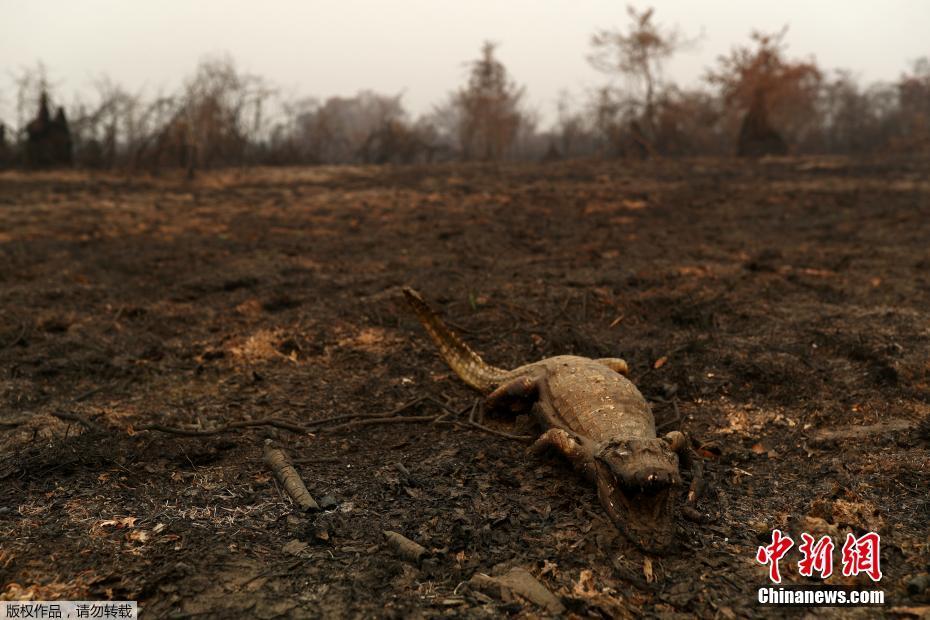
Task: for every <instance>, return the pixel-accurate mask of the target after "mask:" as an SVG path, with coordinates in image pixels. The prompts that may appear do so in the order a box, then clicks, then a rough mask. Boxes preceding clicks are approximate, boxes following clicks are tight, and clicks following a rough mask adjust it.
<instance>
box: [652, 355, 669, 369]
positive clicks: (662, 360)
mask: <svg viewBox="0 0 930 620" xmlns="http://www.w3.org/2000/svg"><path fill="white" fill-rule="evenodd" d="M667 361H668V355H663V356H662V357H660V358H659V359H657V360H656V362H655V364H653V365H652V367H653V368H655V369H656V370H658V369H659V368H662V367H663V366H665V362H667Z"/></svg>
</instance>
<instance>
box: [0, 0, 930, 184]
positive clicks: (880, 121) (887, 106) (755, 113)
mask: <svg viewBox="0 0 930 620" xmlns="http://www.w3.org/2000/svg"><path fill="white" fill-rule="evenodd" d="M629 18H630V20H629V24H628V26H627V29H626V30H622V31H620V30H604V31H600V32H597V33H595V34H594V35H593V36H592V41H591V54H590V56H589V57H588V60H589V62H591V64H592V65H593V66H595V67H596V68H598V69H600V70H602V71H604V72H605V73H606V74H608V75H610V76H611V77H612V78H617V79H611V81H610V83H608V84H607V85H605V86H603V87H602V88H600V89H598V90H597V91H595V92H593V93H591V94H590V95H589V96H588V97H587V100H585V101H581V102H572V101H571V100H570V99H569V97H568V96H567V95H566V96H563V97H562V98H561V99H560V100H559V102H558V117H557V120H556V122H555V123H554V125H553V126H551V127H549V128H546V129H543V128H540V127H539V123H538V120H537V116H536V114H534V113H533V112H532V110H530V109H529V108H528V106H527V105H526V101H525V91H524V89H523V88H522V87H520V86H519V85H518V84H517V83H516V82H515V81H514V79H513V78H512V77H511V76H510V75H509V74H508V71H507V70H506V68H505V67H504V66H503V65H502V64H501V63H500V61H499V60H498V59H497V57H496V56H495V47H494V45H492V44H489V43H488V44H485V45H484V47H483V49H482V51H481V54H480V56H479V57H478V58H477V59H476V60H474V61H473V62H472V63H471V65H470V73H469V77H468V80H467V82H466V83H465V84H463V85H462V87H461V88H460V89H458V90H456V91H454V92H452V93H450V94H449V96H448V97H447V99H446V100H444V101H443V102H441V103H439V104H437V105H436V106H435V107H434V108H433V110H432V111H431V112H430V113H428V114H425V115H423V116H420V117H419V118H416V119H414V118H412V117H411V116H410V115H409V114H408V113H407V112H406V111H405V109H404V106H403V104H402V101H401V96H400V95H385V94H378V93H374V92H370V91H365V92H361V93H359V94H358V95H356V96H354V97H348V98H342V97H332V98H329V99H326V100H325V101H320V100H318V99H314V98H303V99H301V98H297V99H294V98H286V97H284V96H282V95H281V94H280V92H279V91H278V90H277V89H275V88H273V87H272V86H271V85H270V84H268V82H267V81H266V80H264V79H262V78H261V77H259V76H254V75H249V74H247V73H245V72H243V71H241V70H240V69H238V68H237V67H236V65H235V63H234V62H233V61H232V60H231V59H229V58H219V59H210V60H206V61H203V62H201V63H200V65H199V66H198V67H197V69H196V70H195V71H194V73H193V74H192V75H191V76H189V77H188V78H187V79H185V80H184V82H183V83H182V84H181V85H180V86H179V87H178V88H177V90H176V91H174V92H170V93H165V94H159V95H144V94H141V93H132V92H129V91H128V90H126V89H125V88H123V87H122V86H120V85H118V84H115V83H113V82H112V81H110V80H106V79H104V80H100V81H99V82H98V83H97V84H96V87H95V89H94V96H93V97H92V98H91V99H90V100H86V99H75V100H73V101H70V102H67V103H66V102H65V100H64V99H63V98H62V97H61V95H60V93H57V92H55V89H54V88H52V87H51V86H50V84H49V81H48V79H47V76H46V72H45V69H44V67H43V66H42V65H39V66H38V67H36V68H34V69H30V70H24V71H22V72H21V73H20V75H19V76H18V77H17V78H16V79H15V84H14V88H13V92H14V93H15V95H16V116H17V118H16V119H15V121H11V120H10V119H8V120H7V122H6V123H5V124H2V123H0V166H6V167H11V166H26V167H48V166H54V165H75V166H79V167H85V168H120V169H130V170H148V171H153V172H154V171H158V170H160V169H165V168H182V169H186V170H187V171H188V172H189V173H193V172H194V171H195V170H197V169H205V168H216V167H224V166H243V165H293V164H345V163H349V164H363V163H365V164H385V163H393V164H404V163H423V162H436V161H459V160H479V161H497V160H524V161H526V160H540V159H558V158H564V157H585V156H600V157H655V156H666V157H668V156H671V157H674V156H694V155H715V156H720V155H733V154H739V155H745V156H760V155H766V154H784V153H796V154H828V153H829V154H866V153H904V154H906V153H924V154H926V153H930V60H928V59H927V58H923V59H920V60H916V61H915V62H914V63H913V65H912V66H911V67H910V68H909V69H907V70H906V71H904V72H903V73H902V74H901V76H900V77H899V78H898V79H897V80H896V81H894V82H889V83H881V84H873V85H869V86H863V85H860V84H859V83H858V82H857V81H856V79H855V78H854V77H853V75H852V73H850V72H848V71H832V72H829V73H828V72H825V71H824V70H823V69H821V68H820V67H819V66H817V64H816V63H815V61H813V60H812V59H805V60H799V59H792V58H789V57H788V55H787V52H786V46H785V44H784V38H785V34H786V30H784V29H783V30H782V31H780V32H776V33H774V34H764V33H758V32H757V33H753V34H752V36H751V39H750V41H749V42H748V43H747V44H746V45H743V46H737V47H735V48H734V49H733V50H732V51H731V53H730V54H728V55H726V56H723V57H720V58H719V59H718V61H717V63H716V64H715V65H714V66H713V67H711V68H709V69H708V70H707V72H706V74H705V76H704V82H705V86H704V87H703V88H699V89H690V90H689V89H682V88H679V87H678V86H676V85H675V84H673V83H670V82H667V81H665V80H662V79H661V75H662V66H663V64H664V63H665V62H666V61H667V60H668V59H669V58H671V57H672V56H673V55H674V54H677V53H686V52H687V50H688V48H689V47H692V46H693V45H694V43H695V41H693V40H688V39H686V38H685V37H683V36H682V35H681V34H680V33H679V32H677V31H674V30H667V29H665V28H662V27H661V26H659V25H658V24H656V22H655V21H654V15H653V11H652V10H647V11H642V12H639V11H636V10H635V9H632V8H631V9H629ZM617 83H622V84H623V85H622V86H618V85H617Z"/></svg>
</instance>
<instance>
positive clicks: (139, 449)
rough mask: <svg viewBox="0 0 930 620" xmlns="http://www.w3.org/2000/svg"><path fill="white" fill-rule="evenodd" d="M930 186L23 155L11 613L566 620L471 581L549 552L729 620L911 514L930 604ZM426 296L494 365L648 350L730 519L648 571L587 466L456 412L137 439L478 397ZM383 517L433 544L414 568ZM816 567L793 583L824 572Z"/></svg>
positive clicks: (665, 399)
mask: <svg viewBox="0 0 930 620" xmlns="http://www.w3.org/2000/svg"><path fill="white" fill-rule="evenodd" d="M927 170H928V167H927V165H926V162H882V161H871V162H852V161H846V160H799V159H777V160H763V161H761V162H754V163H749V162H734V161H687V162H660V163H629V162H614V163H596V162H578V163H556V164H546V165H521V166H502V167H482V166H467V167H466V166H446V167H441V166H437V167H428V168H396V169H392V168H313V169H301V170H286V169H281V170H263V171H246V172H241V173H233V172H227V173H217V174H214V175H207V176H204V177H203V178H200V179H198V180H196V181H193V182H184V181H175V180H171V179H157V178H154V179H145V178H121V177H116V176H88V175H85V174H81V173H47V174H45V173H43V174H36V175H21V174H18V173H5V174H3V175H2V176H0V188H2V191H0V264H2V266H3V268H2V270H0V291H2V295H0V317H2V321H0V372H2V376H0V445H2V447H3V456H2V457H0V480H2V485H0V586H2V588H3V590H2V596H3V597H5V598H22V597H31V598H34V599H43V598H44V599H51V598H71V599H91V598H120V599H138V600H139V601H140V603H141V605H142V606H143V608H144V609H145V610H146V616H147V617H153V618H154V617H191V616H202V615H206V616H225V617H233V616H237V615H241V614H243V613H245V612H249V613H253V614H256V615H257V616H259V617H272V616H275V615H279V614H283V615H295V616H311V617H312V616H328V617H353V616H385V617H416V616H424V617H433V616H441V615H450V616H456V617H461V616H465V617H494V616H499V615H502V614H515V615H518V616H520V615H534V614H541V613H542V614H544V613H545V612H542V611H541V610H540V609H539V608H536V607H534V606H533V605H532V604H531V603H528V602H526V601H524V600H522V599H520V598H519V597H517V598H515V599H512V600H502V599H501V597H499V596H496V595H494V593H492V595H491V596H489V595H487V594H486V593H484V592H481V591H478V590H477V589H474V588H471V587H470V586H468V585H464V582H467V581H468V580H469V578H471V577H472V576H473V575H474V574H476V573H486V574H500V573H501V572H502V571H504V570H506V569H507V568H510V567H523V568H525V569H527V570H528V571H529V572H530V573H532V574H533V575H534V576H535V577H536V578H538V579H539V580H540V581H541V582H542V583H544V584H545V585H546V587H548V588H549V589H550V590H551V591H552V592H553V593H555V594H556V595H557V596H559V597H560V598H561V600H562V603H563V604H564V605H565V606H566V608H567V612H566V613H574V614H577V615H579V616H595V617H597V616H607V617H616V616H621V617H622V616H626V615H631V616H632V615H640V614H652V615H674V614H675V613H676V612H680V613H685V614H694V615H699V616H703V617H724V618H730V617H735V616H744V615H755V614H757V613H759V608H758V607H757V606H756V605H755V603H754V599H755V591H756V588H757V587H759V586H760V585H763V584H764V583H766V572H765V568H764V567H762V566H761V565H759V564H757V563H756V562H755V560H754V557H755V552H756V549H757V547H758V546H759V545H760V544H764V543H766V542H768V541H769V540H770V533H771V530H772V529H773V528H776V527H778V528H781V529H782V530H784V531H786V532H789V533H791V534H792V535H793V536H794V537H795V538H796V539H797V537H798V535H799V533H800V532H802V531H808V532H817V533H827V534H831V535H832V536H833V537H834V540H835V541H838V544H842V542H841V541H842V537H843V536H845V533H846V532H848V531H853V532H856V533H860V534H861V533H863V532H865V531H868V530H875V531H878V532H880V533H881V535H882V568H883V571H884V574H885V576H884V579H883V580H882V581H881V584H880V585H881V587H882V588H883V589H884V590H885V591H886V593H887V596H888V598H889V605H888V606H886V608H885V611H886V612H890V610H891V608H893V607H894V608H898V610H899V611H901V612H902V613H903V609H902V608H905V607H907V608H916V607H921V606H926V605H928V598H927V597H928V594H927V593H921V592H920V591H919V587H915V586H914V584H913V583H912V584H911V587H910V590H909V588H908V583H909V581H911V580H913V579H914V578H915V576H917V575H919V574H920V573H923V572H926V571H928V564H930V540H928V529H927V523H928V522H930V508H928V491H927V489H928V487H930V484H928V483H930V456H928V451H927V450H928V441H930V424H928V422H927V420H928V413H930V385H928V384H930V321H928V318H930V314H928V310H927V309H928V308H930V275H928V274H930V182H928V180H927ZM407 285H409V286H413V287H415V288H417V289H418V290H420V291H421V292H422V293H423V294H424V296H425V297H427V298H428V299H429V300H431V302H432V303H433V305H434V306H436V307H437V308H439V309H440V310H441V311H442V313H443V315H444V316H445V317H446V318H447V319H448V320H449V322H450V323H451V324H452V325H454V326H455V327H456V328H457V329H458V330H459V331H460V333H461V334H462V335H463V337H464V338H465V339H466V340H467V341H468V342H469V343H471V344H472V345H473V346H474V348H476V349H477V350H479V351H481V352H482V353H483V354H484V356H485V358H486V359H487V360H488V361H489V362H491V363H493V364H495V365H498V366H515V365H518V364H521V363H524V362H527V361H531V360H535V359H538V358H540V357H543V356H548V355H553V354H561V353H575V354H581V355H588V356H591V357H599V356H621V357H625V358H626V359H627V360H628V362H629V364H630V367H631V369H632V378H633V380H634V381H635V382H636V383H637V384H638V385H639V386H640V388H641V390H642V391H643V393H644V394H645V395H646V397H647V399H649V400H650V401H651V402H652V406H653V410H654V412H655V414H656V418H657V421H658V424H659V425H660V427H661V429H662V430H671V429H674V428H681V429H682V430H685V431H687V432H688V433H689V434H691V435H692V436H693V438H694V440H695V442H696V443H697V444H698V446H699V451H700V453H701V454H702V455H703V457H704V459H705V470H706V474H707V478H708V481H709V483H710V485H709V491H708V493H707V495H706V497H705V498H704V499H703V500H702V501H701V503H700V509H701V512H703V513H705V514H707V515H710V518H709V519H707V521H706V522H704V523H700V522H693V521H689V520H685V519H683V518H680V519H679V532H678V542H679V544H678V548H677V549H676V550H675V551H674V552H673V553H671V554H669V555H665V556H645V555H644V554H643V553H641V552H640V551H638V550H636V549H635V548H633V547H632V546H631V545H629V544H628V543H627V542H626V541H625V540H624V539H623V538H622V537H620V536H619V535H618V534H617V532H616V531H615V529H614V528H613V527H612V526H611V524H610V523H609V522H608V521H607V519H606V516H605V515H604V513H603V512H602V510H601V508H600V506H599V504H598V502H597V498H596V495H595V492H594V490H593V489H591V488H588V487H587V486H586V485H585V484H583V483H582V482H581V481H580V479H579V478H578V477H577V476H576V475H575V474H573V473H572V471H570V470H569V469H568V468H567V467H566V466H565V465H564V464H563V463H561V462H559V461H555V460H540V459H536V458H530V457H528V456H526V455H525V448H526V445H525V444H524V443H521V442H518V441H514V440H510V439H507V438H503V437H499V436H495V435H491V434H487V433H483V432H481V431H480V430H477V429H464V428H461V427H458V426H449V425H435V424H429V423H410V424H385V425H373V426H364V427H355V428H348V429H343V430H338V429H337V430H328V429H326V428H323V429H321V430H320V431H319V432H317V433H315V434H314V435H312V436H305V435H300V434H296V433H290V432H287V431H284V430H279V429H272V428H268V427H256V428H251V429H244V430H239V431H237V432H235V433H232V432H231V433H224V434H219V435H215V436H208V437H181V436H176V435H170V434H164V433H160V432H152V431H139V430H138V429H140V428H141V427H143V426H144V425H146V424H150V423H162V424H165V425H170V426H174V427H184V428H191V429H201V430H202V429H209V428H212V427H215V426H218V425H222V424H225V423H227V422H231V421H243V420H247V419H261V418H266V417H271V416H273V417H277V418H282V419H286V420H289V421H292V422H296V423H300V424H308V423H310V422H311V421H312V420H315V419H320V418H324V417H329V416H336V415H344V414H374V413H378V412H384V411H389V410H392V409H394V408H397V407H399V406H401V405H403V404H405V403H410V402H413V401H415V400H416V399H418V398H420V397H424V396H431V397H433V398H435V399H436V400H438V401H439V402H441V403H445V404H446V405H447V406H448V407H449V408H451V409H453V410H455V411H462V412H463V413H462V414H461V415H462V416H466V415H467V413H465V412H466V411H467V409H468V407H469V406H470V404H471V403H472V402H473V399H474V397H475V394H474V393H472V392H470V391H469V390H468V389H467V388H465V387H464V386H463V385H462V384H461V383H460V382H458V381H457V380H456V379H455V377H454V376H452V375H451V374H450V372H449V371H448V370H447V369H446V368H445V367H444V366H443V365H442V363H441V362H440V360H439V358H438V356H437V355H436V353H435V351H434V350H433V348H432V346H431V344H430V343H429V342H428V341H427V339H426V337H425V335H424V334H423V332H422V331H421V329H420V328H419V326H418V325H417V323H416V321H415V320H414V319H413V318H412V317H411V316H410V314H409V313H408V311H407V309H406V308H405V306H404V305H403V302H402V300H401V299H400V296H399V291H400V287H402V286H407ZM437 413H441V411H440V407H438V406H437V405H436V403H435V402H434V401H431V400H423V401H420V402H419V403H418V404H415V405H413V406H411V407H409V408H407V409H406V410H404V411H403V412H402V413H401V415H406V416H413V415H423V416H425V415H435V414H437ZM448 419H449V418H447V420H448ZM492 423H493V424H494V425H495V428H498V429H501V430H512V428H513V426H512V423H511V422H510V421H508V420H494V421H492V422H489V424H492ZM521 432H522V431H521ZM268 437H270V438H272V439H274V440H275V441H276V442H277V444H278V445H280V446H281V447H283V448H285V449H286V450H287V451H288V453H289V454H290V455H291V457H292V458H293V459H294V460H295V461H298V470H299V471H300V472H301V474H302V475H303V477H304V479H305V480H306V482H307V484H308V487H309V488H310V491H311V492H312V493H313V495H314V496H315V497H316V498H317V499H318V500H320V501H321V503H323V504H324V510H322V511H321V512H319V513H314V514H309V515H300V514H297V513H295V512H294V510H293V509H292V506H291V504H290V503H289V502H288V501H287V499H286V498H284V497H283V496H282V494H281V492H280V491H279V489H278V487H277V486H276V485H275V483H274V480H273V479H272V477H271V476H270V474H269V472H268V471H267V470H266V468H265V467H264V465H263V464H262V461H261V452H262V442H263V440H264V439H265V438H268ZM384 530H393V531H397V532H399V533H401V534H403V535H404V536H406V537H408V538H410V539H413V540H415V541H417V542H418V543H420V544H422V545H423V546H425V547H426V548H427V549H428V550H429V552H430V557H428V558H427V559H426V560H425V561H424V562H423V563H422V564H421V565H419V566H416V565H413V564H411V563H409V562H406V561H405V560H403V559H402V558H400V557H398V556H397V555H396V554H395V553H393V552H392V550H391V548H390V547H389V546H388V545H385V544H384V542H383V536H382V531H384ZM796 551H797V550H796V549H795V550H792V554H791V555H789V556H788V558H787V559H786V560H785V562H786V563H783V571H784V572H785V573H786V579H787V581H789V582H805V581H806V580H805V579H804V578H801V577H799V576H798V574H797V566H796V562H797V559H798V557H799V556H798V555H797V553H796ZM837 561H838V560H837ZM809 581H810V583H817V582H818V581H817V580H809ZM831 582H836V583H860V584H863V585H865V586H870V585H871V581H869V580H868V578H867V577H864V576H861V577H860V578H858V579H857V578H844V577H842V576H839V575H837V576H834V577H833V578H831ZM504 598H505V599H506V598H508V597H504Z"/></svg>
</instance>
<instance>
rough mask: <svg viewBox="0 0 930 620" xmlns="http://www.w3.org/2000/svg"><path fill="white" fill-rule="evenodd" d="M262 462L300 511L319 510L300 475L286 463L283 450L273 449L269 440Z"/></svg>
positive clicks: (266, 443)
mask: <svg viewBox="0 0 930 620" xmlns="http://www.w3.org/2000/svg"><path fill="white" fill-rule="evenodd" d="M262 460H264V461H265V464H266V465H268V467H269V468H270V469H271V471H272V473H274V476H275V478H277V479H278V482H280V483H281V486H283V487H284V490H285V491H286V492H287V494H288V496H289V497H290V498H291V499H292V500H294V503H295V504H297V505H298V506H299V507H300V509H301V510H303V511H304V512H307V511H310V510H319V509H320V505H319V504H317V503H316V500H315V499H313V496H312V495H310V491H308V490H307V486H306V485H305V484H304V481H303V480H301V478H300V474H298V473H297V470H296V469H294V466H293V465H291V464H290V462H289V461H288V459H287V455H286V454H285V453H284V450H281V449H280V448H275V447H274V446H273V445H272V444H271V440H266V441H265V449H264V451H263V453H262Z"/></svg>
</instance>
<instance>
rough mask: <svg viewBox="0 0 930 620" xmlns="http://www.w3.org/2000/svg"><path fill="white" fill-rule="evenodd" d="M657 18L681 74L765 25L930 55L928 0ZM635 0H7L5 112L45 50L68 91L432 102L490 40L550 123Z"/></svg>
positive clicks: (824, 57) (895, 52) (871, 55)
mask: <svg viewBox="0 0 930 620" xmlns="http://www.w3.org/2000/svg"><path fill="white" fill-rule="evenodd" d="M634 5H636V6H639V7H641V8H644V7H646V6H650V5H651V6H654V7H655V9H656V19H657V21H658V22H659V23H662V24H665V25H668V26H677V27H678V28H679V29H680V30H681V31H682V32H683V33H684V34H686V35H698V34H701V33H703V38H702V40H701V42H700V43H699V45H698V47H697V48H696V49H694V50H692V51H689V52H685V53H682V54H680V55H679V56H677V57H675V58H674V59H673V60H672V61H671V62H670V63H669V65H668V67H667V71H666V77H667V78H669V79H673V80H675V81H677V82H678V83H679V84H683V85H688V84H695V83H697V81H698V80H699V79H700V76H701V75H702V73H703V71H704V68H705V67H707V66H708V65H709V64H711V63H712V62H713V61H714V60H715V58H716V57H717V56H718V55H720V54H722V53H725V52H726V51H728V50H729V49H730V48H731V47H732V46H733V45H734V44H736V43H742V42H745V41H747V39H748V35H749V33H750V31H751V30H752V29H753V28H760V29H764V30H767V31H774V30H777V29H779V28H780V27H781V26H783V25H785V24H788V25H790V30H789V32H788V37H787V42H788V44H789V53H790V54H791V55H793V56H801V57H809V56H814V57H815V58H816V59H817V61H818V62H820V63H821V65H822V66H823V67H826V68H841V67H842V68H848V69H852V70H853V71H854V72H855V73H856V74H857V75H858V76H859V77H861V78H862V79H863V80H866V81H873V80H882V79H888V80H891V79H895V78H897V77H898V76H899V75H900V73H901V71H902V70H904V69H906V68H907V67H908V66H909V63H910V61H912V60H914V59H916V58H917V57H919V56H924V55H930V1H927V0H882V1H879V0H870V1H866V0H778V1H765V2H763V1H759V0H729V1H724V0H653V1H652V2H648V3H644V2H637V3H634ZM625 7H626V3H625V2H622V1H620V2H617V1H606V0H604V1H602V0H496V1H495V0H457V1H451V0H365V1H363V0H340V1H335V0H331V1H322V0H317V1H313V0H307V1H304V2H299V1H297V0H262V1H252V2H244V1H232V0H222V1H221V0H154V1H153V0H144V1H143V0H22V1H14V0H0V69H3V70H4V73H5V74H6V75H0V84H4V87H3V88H0V115H2V116H5V117H7V119H8V120H12V118H10V110H11V104H12V99H13V93H12V92H11V91H10V90H9V89H8V88H6V85H7V84H9V83H10V81H9V79H8V78H9V74H10V73H11V72H14V71H16V70H18V69H19V68H21V67H23V66H27V65H33V64H34V63H35V62H36V61H38V60H42V61H43V62H45V64H46V66H47V67H48V69H49V73H50V77H51V78H52V79H53V82H54V83H56V84H57V86H58V89H59V92H61V93H63V94H65V95H66V98H70V96H71V93H72V92H75V91H80V90H82V89H85V88H87V85H88V84H90V83H92V81H93V80H94V79H95V78H97V77H99V76H101V75H103V74H106V75H109V76H110V77H112V78H114V79H115V80H116V81H117V82H119V83H122V84H124V85H126V86H128V87H130V88H132V89H134V90H136V89H139V88H143V87H145V88H147V89H148V91H149V92H150V93H152V92H154V91H156V90H157V89H158V88H159V87H161V88H164V89H166V90H170V89H173V88H174V87H175V86H177V85H178V84H179V82H180V80H181V79H182V78H183V77H184V76H185V75H187V74H189V73H190V72H191V71H192V70H193V68H194V66H195V65H196V63H197V61H198V60H199V59H201V58H203V57H204V56H207V55H215V54H222V53H229V54H230V55H231V56H232V57H233V58H234V59H235V60H236V61H237V63H238V64H239V66H240V67H241V68H242V69H244V70H246V71H249V72H253V73H257V74H260V75H263V76H265V77H266V78H268V79H269V80H271V81H272V82H273V83H274V84H276V85H278V86H281V87H283V88H284V90H285V92H289V93H292V94H300V95H312V96H316V97H321V98H323V97H327V96H331V95H351V94H354V93H355V92H357V91H359V90H361V89H366V88H367V89H373V90H376V91H379V92H384V93H400V92H403V93H404V103H405V105H406V106H407V108H408V109H409V110H410V111H411V112H413V113H419V112H423V111H427V110H429V109H430V107H431V106H432V104H434V103H436V102H438V101H440V100H441V99H442V98H443V97H444V96H445V94H446V93H447V92H448V91H449V90H451V89H453V88H455V87H456V86H458V85H459V84H460V83H461V82H462V80H463V79H464V77H465V66H464V63H465V62H466V61H468V60H470V59H473V58H475V57H476V55H477V54H478V51H479V49H480V46H481V43H482V41H484V40H486V39H489V40H492V41H495V42H498V43H499V44H500V47H499V57H500V58H501V60H502V61H503V62H504V63H505V64H506V66H507V68H508V69H509V70H510V72H511V74H512V76H513V77H514V78H515V79H516V80H517V81H518V82H519V83H520V84H523V85H525V86H526V88H527V95H528V98H529V102H530V103H531V104H532V105H533V106H534V107H535V108H536V109H537V110H538V111H539V112H540V113H541V114H542V115H543V117H544V118H545V119H546V120H548V119H551V118H552V117H553V113H554V110H555V102H556V99H557V97H558V93H559V91H560V90H562V89H568V90H569V91H570V92H571V93H572V94H573V95H574V96H575V98H576V100H577V101H578V102H579V103H580V101H581V99H582V98H583V95H584V93H585V91H586V89H589V88H593V87H596V86H597V85H599V84H602V83H604V82H605V80H606V78H605V77H604V76H603V75H602V74H599V73H598V72H596V71H594V70H593V69H592V68H590V66H589V65H588V64H587V62H586V60H585V56H586V54H587V53H588V47H589V40H590V36H591V33H592V32H593V31H595V30H596V29H598V28H604V27H612V26H625V25H626V11H625Z"/></svg>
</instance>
